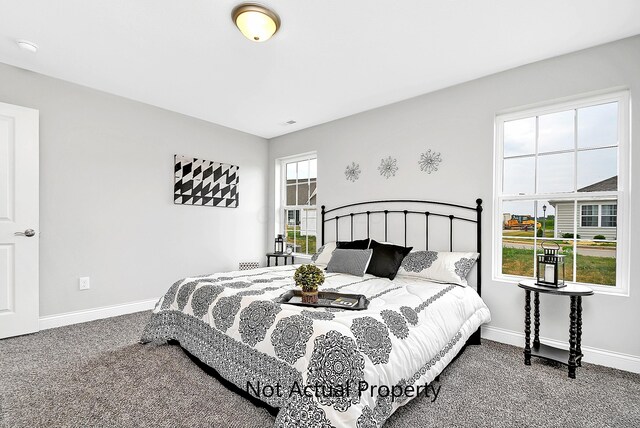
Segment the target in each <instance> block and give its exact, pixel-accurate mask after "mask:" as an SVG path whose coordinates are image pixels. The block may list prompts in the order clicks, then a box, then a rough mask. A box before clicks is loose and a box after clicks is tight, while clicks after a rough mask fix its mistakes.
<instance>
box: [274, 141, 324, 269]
mask: <svg viewBox="0 0 640 428" xmlns="http://www.w3.org/2000/svg"><path fill="white" fill-rule="evenodd" d="M312 159H315V160H316V162H317V160H318V155H317V152H307V153H302V154H298V155H293V156H287V157H283V158H279V159H277V160H276V169H277V171H278V173H277V174H276V178H277V180H279V184H278V185H276V188H277V189H278V192H277V194H276V206H277V207H276V223H275V231H276V232H275V235H276V236H277V235H278V234H282V235H284V234H285V225H286V222H287V221H288V219H287V216H286V215H285V211H286V210H296V209H299V210H301V211H302V210H304V209H309V208H311V209H314V208H315V211H316V250H317V246H318V226H317V219H318V216H317V211H318V197H317V195H316V204H315V205H287V164H289V163H295V162H301V161H305V160H312ZM316 172H317V164H316ZM309 180H310V178H309ZM317 186H318V177H317V174H316V192H317ZM309 189H311V187H309ZM296 202H298V200H297V195H296ZM285 247H286V237H285ZM307 247H308V239H307ZM293 255H294V256H295V257H303V258H306V257H309V258H310V257H311V256H312V255H313V253H298V252H295V251H294V252H293Z"/></svg>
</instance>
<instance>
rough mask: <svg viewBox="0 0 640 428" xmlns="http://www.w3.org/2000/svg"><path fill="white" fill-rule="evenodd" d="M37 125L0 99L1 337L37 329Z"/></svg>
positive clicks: (34, 117)
mask: <svg viewBox="0 0 640 428" xmlns="http://www.w3.org/2000/svg"><path fill="white" fill-rule="evenodd" d="M38 128H39V126H38V110H33V109H30V108H25V107H18V106H14V105H10V104H3V103H0V338H3V337H10V336H17V335H20V334H27V333H33V332H34V331H38V315H39V313H40V311H39V301H38V291H39V284H38V241H39V239H38V232H39V228H38V226H39V224H38V172H39V169H38V168H39V166H38V164H39V155H38V151H39V129H38Z"/></svg>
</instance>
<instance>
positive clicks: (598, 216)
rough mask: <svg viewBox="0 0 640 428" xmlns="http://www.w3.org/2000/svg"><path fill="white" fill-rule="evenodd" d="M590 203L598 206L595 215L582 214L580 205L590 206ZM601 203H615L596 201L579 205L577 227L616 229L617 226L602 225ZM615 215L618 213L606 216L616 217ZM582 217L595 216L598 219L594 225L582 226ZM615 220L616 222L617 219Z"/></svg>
mask: <svg viewBox="0 0 640 428" xmlns="http://www.w3.org/2000/svg"><path fill="white" fill-rule="evenodd" d="M590 205H593V206H596V207H598V212H597V213H596V214H595V215H583V214H582V207H585V206H590ZM603 205H615V204H612V203H610V202H596V203H588V204H582V205H581V206H580V214H579V215H580V220H579V222H580V226H578V227H597V228H598V229H616V228H617V226H603V225H602V217H603V216H604V214H602V206H603ZM616 213H617V210H616ZM617 216H618V215H617V214H616V215H615V216H607V217H617ZM583 217H595V218H596V219H597V220H598V224H597V225H596V226H583V225H582V218H583ZM616 222H617V220H616ZM616 224H617V223H616Z"/></svg>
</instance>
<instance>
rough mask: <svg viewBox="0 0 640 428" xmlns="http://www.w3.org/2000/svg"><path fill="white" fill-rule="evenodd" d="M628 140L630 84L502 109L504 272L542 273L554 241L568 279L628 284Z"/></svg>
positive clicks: (604, 285)
mask: <svg viewBox="0 0 640 428" xmlns="http://www.w3.org/2000/svg"><path fill="white" fill-rule="evenodd" d="M628 142H629V97H628V93H627V92H626V91H625V92H618V93H615V94H608V95H601V96H597V97H591V98H588V99H582V100H577V101H572V102H566V103H562V104H557V105H553V106H546V107H541V108H538V109H532V110H527V111H522V112H516V113H509V114H504V115H500V116H498V117H497V118H496V150H495V153H496V158H495V163H496V165H495V171H496V177H495V206H496V208H497V209H496V214H495V216H496V217H495V223H494V224H495V228H494V230H495V242H496V245H495V247H494V248H495V249H496V251H495V257H494V260H495V265H494V278H496V279H510V280H512V277H535V273H536V268H537V267H536V262H535V261H536V254H538V253H539V252H540V251H541V244H543V243H547V244H548V245H545V246H553V244H555V245H556V246H557V247H558V248H559V251H560V253H561V254H564V255H565V280H567V281H569V282H579V283H585V284H589V285H591V286H595V289H596V290H598V291H605V292H613V293H626V292H627V288H628V286H627V280H626V279H627V277H628V275H627V273H626V272H627V269H628V259H627V254H628V251H625V249H626V248H627V246H628V238H625V234H624V230H626V226H625V225H626V223H625V222H626V221H627V218H628V217H629V216H628V213H627V215H625V213H624V210H623V208H622V207H625V206H627V202H626V201H627V198H628V190H627V188H626V186H624V183H625V180H626V178H627V177H628V171H629V164H628V159H629V148H628V147H629V143H628ZM619 207H621V208H620V209H618V208H619ZM619 213H620V215H621V217H620V218H618V214H619ZM623 238H624V239H623Z"/></svg>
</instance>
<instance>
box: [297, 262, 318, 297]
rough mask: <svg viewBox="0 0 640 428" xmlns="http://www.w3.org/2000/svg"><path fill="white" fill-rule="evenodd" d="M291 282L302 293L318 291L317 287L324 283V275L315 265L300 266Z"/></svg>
mask: <svg viewBox="0 0 640 428" xmlns="http://www.w3.org/2000/svg"><path fill="white" fill-rule="evenodd" d="M293 280H294V281H295V282H296V285H297V286H298V287H300V288H302V291H306V292H313V291H318V287H319V286H320V285H322V283H324V273H322V270H320V268H318V267H317V266H315V265H302V266H300V267H299V268H298V269H296V273H295V274H294V275H293Z"/></svg>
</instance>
